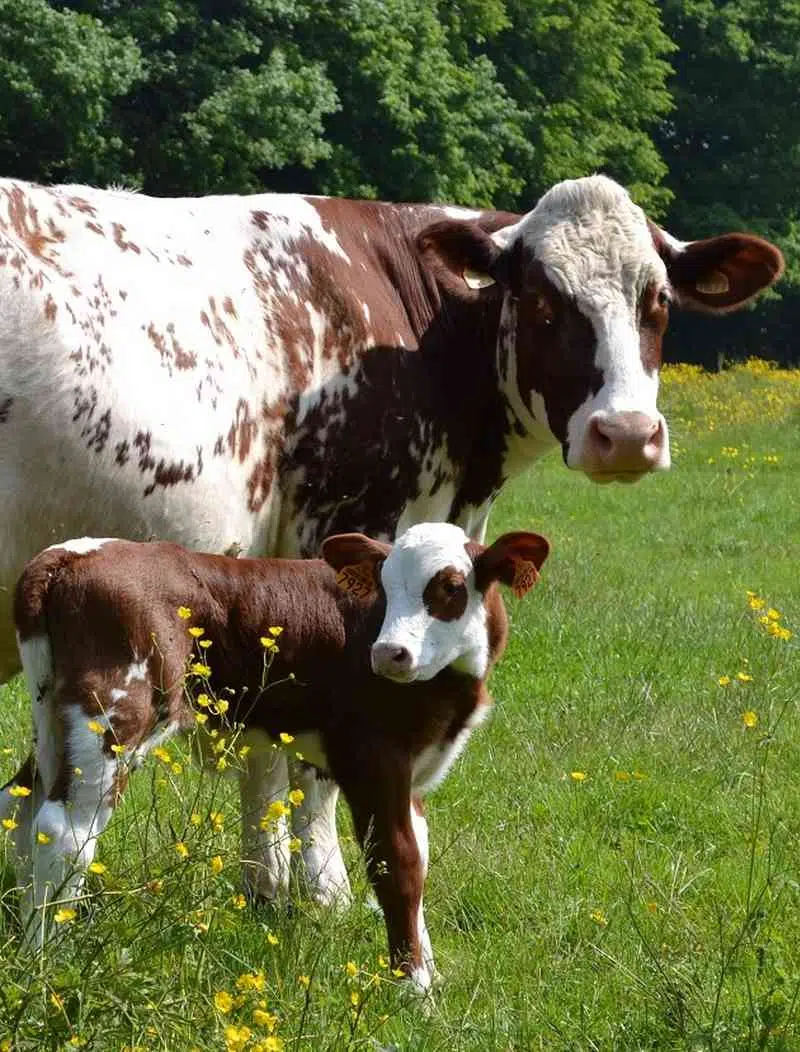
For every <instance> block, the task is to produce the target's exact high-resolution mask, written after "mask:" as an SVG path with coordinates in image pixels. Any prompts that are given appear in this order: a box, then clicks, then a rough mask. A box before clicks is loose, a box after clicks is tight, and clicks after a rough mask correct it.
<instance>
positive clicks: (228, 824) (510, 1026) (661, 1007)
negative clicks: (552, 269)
mask: <svg viewBox="0 0 800 1052" xmlns="http://www.w3.org/2000/svg"><path fill="white" fill-rule="evenodd" d="M662 401H663V405H664V408H665V411H666V413H667V416H668V419H669V420H670V424H671V428H672V434H673V442H674V449H675V454H676V455H675V465H674V468H673V470H672V472H670V473H668V474H664V475H662V476H658V477H653V478H650V479H647V480H645V481H644V482H642V483H641V484H639V485H638V486H635V487H631V488H627V487H626V488H622V487H617V486H615V487H606V488H600V487H596V486H593V485H591V484H590V483H588V482H586V481H584V480H583V479H580V478H578V477H576V476H573V475H570V474H569V473H567V472H566V471H565V470H564V468H563V466H562V465H561V463H560V460H559V459H558V458H557V457H556V456H553V457H551V458H549V459H547V460H546V461H545V462H543V463H542V464H541V465H540V466H538V467H537V468H536V469H534V470H533V471H532V472H531V473H530V474H529V475H528V476H526V477H525V478H523V479H520V480H518V481H517V482H516V483H515V484H514V485H513V486H512V487H511V488H510V489H509V491H508V492H507V493H506V494H505V495H504V497H503V499H502V501H501V502H500V504H499V505H498V507H497V510H496V512H495V514H494V517H493V520H492V532H493V533H494V534H496V533H499V532H502V530H504V529H507V528H511V527H515V528H523V527H529V528H533V529H536V530H540V531H541V532H544V533H546V534H547V535H548V536H549V537H550V538H551V540H552V542H553V546H554V552H553V555H552V558H551V560H550V562H549V563H548V564H547V565H546V566H545V570H544V573H543V579H542V582H541V584H540V585H539V586H538V587H537V588H536V589H535V590H534V591H533V592H532V593H531V595H529V596H528V597H527V598H526V599H525V600H524V601H522V602H519V603H516V602H514V601H513V600H511V599H509V601H508V605H509V609H510V612H511V615H512V620H513V634H512V640H511V644H510V647H509V650H508V652H507V655H506V657H505V659H504V661H503V663H502V664H501V666H500V668H499V669H498V670H497V672H496V674H495V676H494V679H493V684H492V686H493V694H494V696H495V699H496V702H497V706H496V711H495V714H494V717H493V719H492V721H491V722H490V723H489V724H488V725H487V726H485V727H484V728H483V729H482V730H481V731H480V732H479V733H477V734H476V735H475V737H474V738H473V740H472V742H471V743H470V747H469V748H468V750H467V752H466V754H465V756H464V757H463V759H462V760H461V761H460V763H459V764H458V766H457V767H456V769H455V770H454V772H453V773H452V774H451V776H450V778H449V779H448V781H447V782H446V783H445V784H444V786H443V787H442V788H441V789H440V790H439V791H438V792H437V793H436V794H434V795H433V796H432V797H431V798H430V799H429V810H428V817H429V821H430V825H431V845H432V861H431V873H430V877H429V880H428V886H427V893H426V912H427V917H428V923H429V927H430V929H431V934H432V938H433V943H434V949H435V950H436V951H437V963H438V966H439V969H440V971H441V972H442V974H443V976H444V980H445V981H444V983H443V985H442V987H441V989H440V990H439V991H438V993H437V996H436V999H435V1003H434V1004H433V1006H432V1007H430V1008H429V1010H428V1011H427V1012H423V1011H421V1010H420V1007H419V1006H418V1005H417V1004H415V1003H414V1002H413V1001H411V1002H409V1000H408V998H407V997H406V995H405V994H404V991H403V989H402V987H401V986H400V985H399V984H398V983H397V982H396V980H395V979H394V978H393V977H392V976H391V974H390V973H389V972H388V970H387V968H386V967H385V962H384V960H383V955H384V953H385V937H384V932H383V926H382V922H381V921H380V919H379V918H378V917H376V916H375V915H374V914H373V913H372V912H371V911H370V910H369V908H368V906H367V905H366V904H365V898H366V888H365V883H364V878H363V874H362V869H361V867H360V865H359V862H358V858H357V853H356V852H355V849H354V847H353V844H352V841H351V840H349V839H348V840H347V843H346V849H347V852H348V857H349V859H350V861H351V863H352V865H351V870H352V873H353V875H354V883H355V887H356V893H357V898H358V902H357V904H356V906H354V908H353V909H352V910H349V911H347V912H344V913H342V914H339V915H336V914H327V913H325V912H323V911H320V910H319V909H316V908H314V907H312V906H309V905H307V904H303V903H302V902H300V903H299V904H298V905H297V906H296V908H295V909H294V911H293V915H292V916H288V915H287V913H286V912H285V911H270V910H260V911H257V912H254V911H251V910H250V909H248V908H242V907H243V903H242V902H241V900H240V899H239V898H238V887H237V877H238V874H237V854H236V842H237V821H236V800H235V796H234V792H233V789H234V787H233V785H231V784H229V783H228V782H226V781H225V780H222V779H215V778H212V777H210V776H208V775H205V776H202V777H198V775H197V774H196V773H193V772H190V771H189V770H188V769H187V765H186V762H185V761H186V758H185V756H182V755H181V754H180V751H179V750H178V748H176V747H175V746H170V750H169V753H170V755H169V756H166V755H165V756H162V757H161V758H160V759H159V758H152V759H151V760H150V761H148V764H147V765H146V767H145V769H144V770H143V771H142V772H140V774H139V775H138V776H137V777H136V778H135V779H134V786H133V790H132V791H131V792H130V793H129V795H128V796H127V797H126V800H125V803H124V804H123V806H122V807H121V809H120V811H119V812H118V814H117V815H116V816H115V818H114V820H113V822H112V824H111V826H110V827H109V830H108V834H107V835H106V837H105V838H104V840H103V841H102V842H101V849H100V854H99V856H98V857H99V859H100V861H101V862H102V864H103V865H104V866H105V867H106V868H105V871H104V872H101V873H97V874H94V875H93V877H92V883H91V889H92V892H93V896H92V901H91V906H90V911H91V912H92V914H93V916H92V919H91V922H88V923H87V922H86V921H84V920H83V919H82V918H76V919H75V920H73V921H66V922H65V923H63V924H62V925H61V926H60V927H59V929H58V937H57V940H56V941H55V943H54V944H53V945H52V946H51V948H50V949H49V950H48V953H47V955H46V956H44V957H42V958H39V959H35V960H34V959H31V957H30V956H26V955H25V954H23V953H22V952H20V950H19V948H18V941H17V930H16V928H15V926H14V923H13V920H12V917H11V914H10V911H9V910H8V909H6V910H4V911H0V1050H7V1049H8V1050H10V1049H13V1050H15V1052H23V1050H36V1052H39V1050H45V1049H61V1048H66V1049H68V1048H85V1049H96V1050H114V1052H119V1050H123V1049H126V1050H129V1052H131V1050H134V1049H141V1050H144V1049H148V1050H150V1049H153V1050H155V1049H159V1050H169V1052H183V1050H189V1049H198V1050H203V1052H205V1050H211V1049H221V1050H225V1049H227V1050H230V1052H235V1050H239V1049H243V1050H248V1052H268V1050H270V1052H278V1050H280V1049H286V1050H287V1052H288V1050H301V1049H303V1050H304V1049H308V1050H314V1052H325V1050H330V1052H339V1050H344V1049H370V1050H375V1052H377V1050H380V1049H384V1050H386V1049H398V1050H403V1052H405V1050H423V1049H424V1050H426V1052H427V1050H446V1052H461V1050H464V1052H466V1050H476V1052H478V1050H480V1052H494V1050H498V1052H511V1050H516V1052H527V1050H536V1049H552V1050H576V1052H583V1050H592V1049H602V1050H613V1052H623V1050H631V1052H633V1050H637V1052H639V1050H650V1049H652V1050H656V1049H658V1050H673V1049H674V1050H678V1049H687V1050H701V1049H702V1050H706V1049H708V1050H712V1049H713V1050H719V1052H722V1050H731V1052H740V1050H745V1049H747V1050H750V1049H752V1050H755V1049H770V1050H776V1052H777V1050H786V1052H796V1050H798V1049H800V793H799V792H798V788H797V785H796V782H795V779H796V777H797V772H798V770H800V720H798V710H797V704H796V698H795V693H796V687H797V678H798V677H797V665H798V659H797V648H798V645H800V580H799V579H798V572H797V571H798V566H800V558H799V556H800V550H799V549H798V545H799V544H800V521H798V519H799V518H800V501H799V500H798V494H800V441H798V439H800V433H799V428H798V425H799V424H800V374H797V373H786V372H779V371H777V370H770V369H769V368H767V367H766V366H764V365H763V364H762V363H757V362H756V363H751V364H750V366H748V367H739V368H736V369H732V370H730V371H728V372H726V373H724V374H722V375H720V376H708V375H704V374H701V373H698V372H697V371H696V370H692V369H689V368H686V367H677V368H674V369H671V370H668V371H667V375H666V376H665V382H664V394H663V399H662ZM795 631H796V633H797V634H796V635H792V634H791V633H793V632H795ZM26 709H27V702H26V699H25V696H24V691H23V690H22V687H21V686H20V685H19V684H13V685H12V686H11V687H10V688H9V689H8V690H7V691H6V694H5V697H4V698H3V699H2V704H0V777H3V776H6V775H7V773H10V772H11V770H12V768H13V767H14V764H15V763H16V761H18V760H19V759H20V757H21V756H22V755H23V753H24V752H25V751H26V742H27V739H28V729H27V728H28V718H27V712H26ZM154 794H155V798H156V800H157V802H158V807H157V808H156V807H155V806H154V805H153V796H154ZM342 825H343V832H344V834H345V836H347V833H348V825H347V820H346V817H345V816H343V823H342ZM178 843H180V844H181V845H184V847H183V848H179V849H176V844H178ZM2 851H3V848H2V846H0V866H1V865H2ZM184 855H185V857H183V856H184ZM12 899H13V896H12V894H11V893H7V894H6V896H5V899H4V900H3V901H4V902H6V903H7V904H8V905H10V904H11V903H12Z"/></svg>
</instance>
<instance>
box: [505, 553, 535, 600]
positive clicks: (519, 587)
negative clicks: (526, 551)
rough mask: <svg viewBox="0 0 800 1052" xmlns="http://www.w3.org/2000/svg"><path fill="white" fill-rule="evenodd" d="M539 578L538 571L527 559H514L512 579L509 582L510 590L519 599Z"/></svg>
mask: <svg viewBox="0 0 800 1052" xmlns="http://www.w3.org/2000/svg"><path fill="white" fill-rule="evenodd" d="M538 580H539V571H538V570H537V569H536V567H535V565H534V564H533V563H530V562H528V560H527V559H516V560H515V561H514V580H513V581H512V582H511V591H512V592H513V593H514V595H515V596H516V597H517V599H521V598H522V597H523V595H525V593H526V592H529V591H530V590H531V588H533V586H534V585H535V584H536V582H537V581H538Z"/></svg>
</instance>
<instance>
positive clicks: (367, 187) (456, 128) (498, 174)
mask: <svg viewBox="0 0 800 1052" xmlns="http://www.w3.org/2000/svg"><path fill="white" fill-rule="evenodd" d="M447 6H449V5H442V8H443V9H444V8H445V7H447ZM438 8H439V5H438V4H437V3H436V2H435V0H322V2H319V3H315V4H314V18H313V22H312V21H311V20H309V23H308V27H307V28H308V30H309V35H308V37H307V38H306V39H305V40H304V41H303V46H304V47H307V48H308V49H309V50H310V51H311V53H313V54H314V55H315V57H317V58H319V59H320V60H324V61H325V62H326V64H327V69H328V72H329V75H330V77H331V79H332V80H333V82H334V83H335V84H336V88H337V91H338V93H339V97H340V100H341V108H340V110H339V111H338V112H337V113H336V114H335V115H334V116H333V117H332V118H330V119H329V120H328V121H327V132H328V137H329V140H330V142H331V145H332V156H331V158H330V160H329V161H327V162H323V164H322V165H321V166H320V171H319V186H320V188H321V189H323V190H325V191H326V192H329V193H342V194H350V195H359V196H369V197H374V196H381V197H386V198H389V199H410V200H458V201H462V202H464V203H469V204H482V205H488V204H491V203H494V204H508V203H510V202H511V201H512V200H514V199H516V197H517V195H518V193H519V191H520V190H521V189H522V186H523V180H522V179H521V178H520V175H519V172H520V170H523V171H524V167H525V164H526V162H527V160H528V158H529V157H530V147H529V145H528V143H527V142H526V140H525V138H524V136H523V133H522V127H521V124H522V122H521V116H522V114H521V111H520V109H519V107H518V106H517V105H516V104H515V102H514V101H513V100H512V99H511V97H510V96H509V94H508V92H507V91H506V89H505V88H504V87H503V85H502V84H501V83H500V82H499V80H498V78H497V74H496V71H495V69H494V66H493V65H492V63H491V61H490V60H489V59H488V58H487V57H486V56H485V55H481V54H477V55H471V54H470V55H468V54H466V47H465V44H464V34H465V33H466V34H472V33H475V34H482V35H487V34H489V33H492V32H495V31H496V30H497V29H498V28H499V26H501V25H502V24H504V16H503V9H502V5H501V4H500V3H490V4H485V5H484V4H480V3H478V2H474V3H472V4H471V5H470V4H467V5H464V8H463V9H461V17H460V18H455V17H452V18H451V19H450V20H449V22H445V21H443V20H442V19H441V18H440V15H439V10H438ZM484 8H486V9H487V10H486V11H485V12H484V10H483V9H484Z"/></svg>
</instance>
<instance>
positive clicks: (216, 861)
mask: <svg viewBox="0 0 800 1052" xmlns="http://www.w3.org/2000/svg"><path fill="white" fill-rule="evenodd" d="M208 868H209V869H210V870H211V872H212V873H213V874H214V876H215V877H216V876H218V875H219V874H220V873H221V872H222V871H223V869H224V868H225V863H224V862H223V861H222V855H214V857H213V858H212V859H211V861H210V862H209V863H208Z"/></svg>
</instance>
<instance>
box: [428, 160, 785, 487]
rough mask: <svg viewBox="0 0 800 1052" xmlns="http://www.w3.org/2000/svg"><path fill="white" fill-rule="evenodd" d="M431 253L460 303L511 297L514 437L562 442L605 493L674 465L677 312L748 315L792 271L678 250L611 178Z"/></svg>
mask: <svg viewBox="0 0 800 1052" xmlns="http://www.w3.org/2000/svg"><path fill="white" fill-rule="evenodd" d="M418 247H419V250H420V252H421V254H422V257H423V259H424V260H425V262H426V263H427V264H428V265H429V266H430V267H431V269H432V270H433V271H434V272H435V274H436V276H437V278H438V279H439V281H440V283H441V284H442V285H444V286H445V287H446V288H447V289H448V291H449V292H450V293H451V294H452V295H454V296H456V297H458V298H461V299H462V300H467V301H469V300H471V301H478V300H480V299H484V300H485V301H487V303H488V302H489V301H490V300H491V298H492V297H497V296H501V297H502V305H501V307H500V315H499V317H500V321H499V332H498V339H497V348H496V351H497V368H498V373H499V379H500V383H501V386H502V388H503V393H504V395H505V397H506V399H507V401H508V405H509V410H510V415H511V421H510V423H511V425H512V426H513V428H514V430H515V431H516V432H517V433H521V434H523V435H527V436H530V437H531V438H532V439H533V440H535V441H536V442H537V443H542V442H552V441H554V440H555V441H557V442H559V443H560V444H561V447H562V451H563V456H564V460H565V462H566V464H567V466H568V467H570V468H576V469H578V470H580V471H583V472H584V473H585V474H587V475H588V476H589V477H590V478H592V479H594V480H595V481H597V482H610V481H612V480H615V479H616V480H620V481H627V482H632V481H635V480H636V479H638V478H641V477H642V476H643V475H644V474H646V473H647V472H649V471H652V470H654V469H658V468H668V467H669V465H670V453H669V438H668V434H667V425H666V422H665V420H664V417H663V416H662V415H661V413H660V412H659V410H658V408H657V405H656V395H657V391H658V371H659V367H660V364H661V341H662V337H663V335H664V331H665V329H666V327H667V320H668V317H669V313H670V310H671V309H672V308H673V307H677V308H686V309H689V310H700V311H706V312H708V313H712V314H722V313H726V312H728V311H732V310H736V309H737V308H739V307H741V306H742V305H743V304H745V303H747V302H748V301H749V300H750V299H752V297H753V296H755V295H756V293H758V292H759V291H760V290H761V289H763V288H765V287H766V286H768V285H770V284H772V282H773V281H775V280H776V279H777V278H778V277H780V275H781V272H782V271H783V258H782V256H781V253H780V252H779V251H778V249H777V248H775V247H774V246H773V245H771V244H770V243H769V242H767V241H764V240H762V239H761V238H758V237H754V236H752V235H749V234H725V235H722V236H721V237H712V238H708V239H706V240H703V241H690V242H680V241H677V240H676V239H675V238H673V237H671V236H670V235H669V234H667V233H666V232H665V231H663V230H661V229H660V228H659V227H657V226H656V225H655V224H654V223H651V222H650V221H649V220H648V219H647V218H646V216H645V214H644V212H643V211H642V210H641V208H639V207H637V206H636V205H635V204H634V203H633V201H632V200H631V198H630V197H629V195H628V193H627V191H626V190H624V189H623V188H622V187H621V186H619V185H617V183H615V182H613V181H612V180H611V179H608V178H606V177H604V176H591V177H589V178H585V179H573V180H568V181H566V182H563V183H558V184H557V185H556V186H554V187H553V188H552V189H550V190H549V191H548V192H547V193H546V194H545V195H544V196H543V197H542V198H541V200H540V201H539V202H538V204H537V205H536V207H535V208H534V209H533V211H531V212H529V213H528V214H527V215H524V216H522V217H521V218H520V219H519V220H518V221H517V222H515V223H513V224H512V225H510V226H505V227H502V228H501V229H499V230H495V231H494V232H493V233H490V232H489V231H488V230H487V229H486V228H485V225H484V226H482V225H481V224H480V222H478V221H468V222H464V221H455V220H446V221H443V222H440V223H436V224H434V225H433V226H430V227H428V228H427V229H426V230H423V231H422V232H421V234H420V235H419V238H418Z"/></svg>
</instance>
